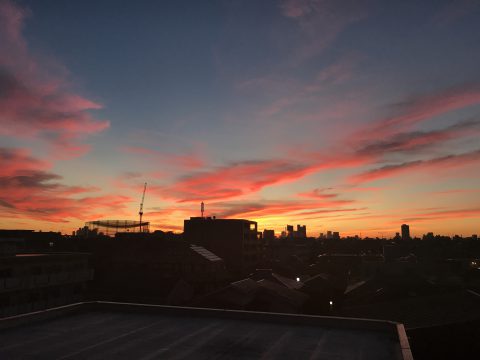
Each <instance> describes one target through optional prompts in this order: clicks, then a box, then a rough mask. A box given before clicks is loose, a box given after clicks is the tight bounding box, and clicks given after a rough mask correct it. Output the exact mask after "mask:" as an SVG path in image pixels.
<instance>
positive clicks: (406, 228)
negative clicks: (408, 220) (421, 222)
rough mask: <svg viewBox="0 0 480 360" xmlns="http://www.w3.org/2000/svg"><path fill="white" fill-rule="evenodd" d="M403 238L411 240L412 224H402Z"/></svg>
mask: <svg viewBox="0 0 480 360" xmlns="http://www.w3.org/2000/svg"><path fill="white" fill-rule="evenodd" d="M401 230H402V240H409V239H410V226H408V225H407V224H402V226H401Z"/></svg>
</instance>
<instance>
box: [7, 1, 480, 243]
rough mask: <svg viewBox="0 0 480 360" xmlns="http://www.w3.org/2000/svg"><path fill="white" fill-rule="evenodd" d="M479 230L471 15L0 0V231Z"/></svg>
mask: <svg viewBox="0 0 480 360" xmlns="http://www.w3.org/2000/svg"><path fill="white" fill-rule="evenodd" d="M144 182H147V183H148V185H147V193H146V197H145V209H144V211H145V214H144V219H145V220H147V221H150V222H151V224H152V226H151V229H161V230H174V231H177V232H181V231H182V229H183V219H185V218H189V217H190V216H199V215H200V202H201V201H204V202H205V207H206V215H215V216H217V217H229V218H245V219H250V220H255V221H258V223H259V229H260V230H263V229H264V228H269V229H272V228H273V229H275V230H276V231H277V232H280V231H281V230H282V229H283V228H284V227H285V226H286V224H294V225H296V224H306V225H307V233H308V235H309V236H318V234H319V233H320V232H326V231H327V230H333V231H339V232H340V233H341V234H342V235H348V234H359V235H360V234H361V235H362V236H366V235H369V236H380V235H383V236H393V235H394V234H395V232H397V231H400V225H401V224H402V223H408V224H410V227H411V230H412V233H413V234H414V235H417V236H421V235H422V234H424V233H426V232H428V231H433V232H434V233H440V234H446V235H451V234H463V235H471V234H474V233H480V1H477V0H471V1H469V0H466V1H462V0H460V1H440V0H438V1H418V0H404V1H385V0H378V1H375V0H366V1H361V0H351V1H349V0H346V1H338V0H286V1H279V0H277V1H269V0H262V1H259V0H252V1H246V0H242V1H235V0H232V1H230V0H228V1H226V0H224V1H198V0H197V1H195V0H192V1H178V0H177V1H153V0H152V1H118V0H116V1H113V0H112V1H101V0H99V1H61V0H58V1H53V0H42V1H33V0H32V1H26V0H24V1H4V0H0V228H5V229H18V228H21V229H25V228H26V229H35V230H43V231H47V230H53V231H62V232H64V233H71V231H72V230H75V229H77V228H78V227H80V226H83V224H84V222H86V221H90V220H96V219H130V220H137V219H138V209H139V203H140V199H141V193H142V190H143V183H144Z"/></svg>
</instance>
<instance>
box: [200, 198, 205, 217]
mask: <svg viewBox="0 0 480 360" xmlns="http://www.w3.org/2000/svg"><path fill="white" fill-rule="evenodd" d="M200 211H201V212H202V219H203V213H204V212H205V204H204V203H203V201H202V203H201V204H200Z"/></svg>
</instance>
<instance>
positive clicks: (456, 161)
mask: <svg viewBox="0 0 480 360" xmlns="http://www.w3.org/2000/svg"><path fill="white" fill-rule="evenodd" d="M478 161H480V150H476V151H471V152H468V153H463V154H458V155H448V156H443V157H438V158H433V159H428V160H415V161H409V162H404V163H401V164H395V165H385V166H382V167H380V168H377V169H373V170H369V171H366V172H363V173H360V174H358V175H354V176H352V177H351V178H350V182H352V183H362V182H368V181H374V180H379V179H383V178H386V177H392V176H396V175H400V174H403V173H405V172H409V171H411V170H412V169H417V168H418V169H428V170H435V169H440V170H445V169H446V168H451V167H457V166H465V165H469V164H471V163H474V162H478Z"/></svg>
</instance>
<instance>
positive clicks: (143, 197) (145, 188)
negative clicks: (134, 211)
mask: <svg viewBox="0 0 480 360" xmlns="http://www.w3.org/2000/svg"><path fill="white" fill-rule="evenodd" d="M146 190H147V183H145V184H144V185H143V195H142V202H141V203H140V211H139V212H138V215H140V232H143V226H142V216H143V201H144V200H145V191H146Z"/></svg>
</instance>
